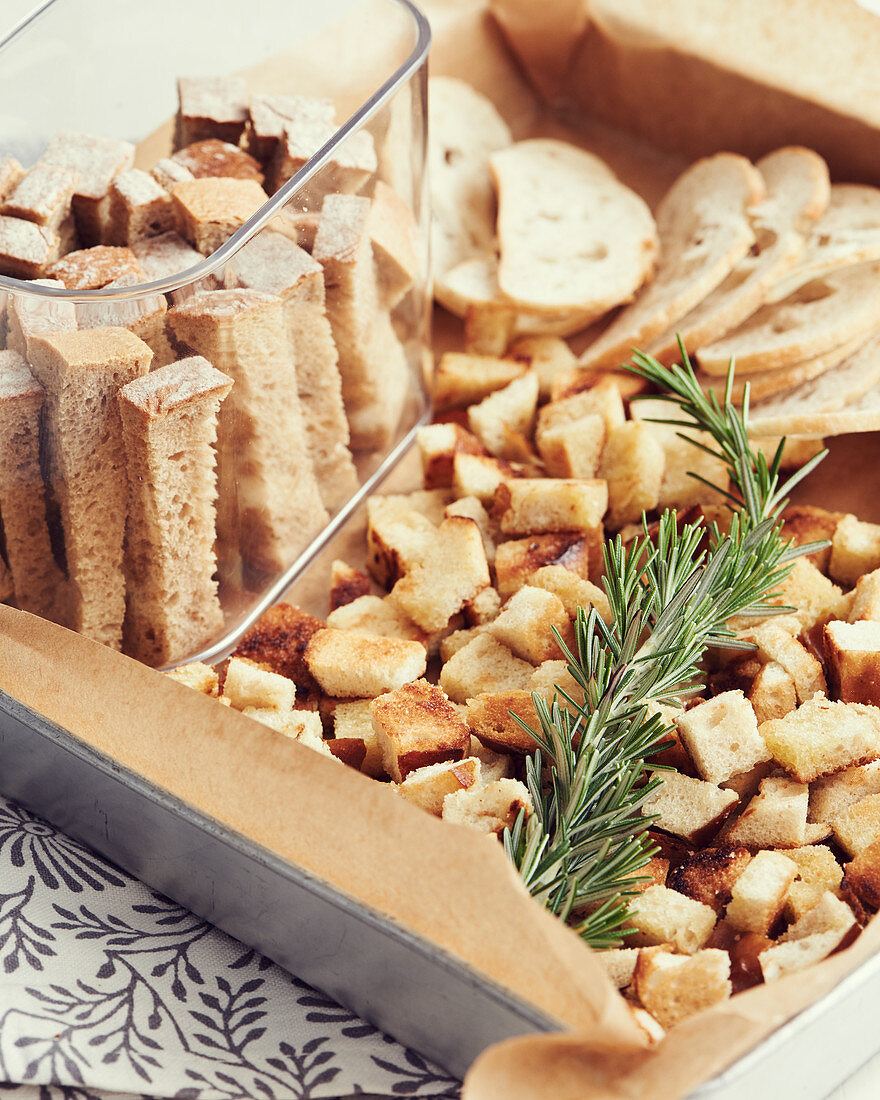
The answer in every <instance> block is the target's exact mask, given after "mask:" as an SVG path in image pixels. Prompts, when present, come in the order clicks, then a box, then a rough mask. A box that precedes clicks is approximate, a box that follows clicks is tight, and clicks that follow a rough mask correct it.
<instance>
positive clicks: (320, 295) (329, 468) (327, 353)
mask: <svg viewBox="0 0 880 1100" xmlns="http://www.w3.org/2000/svg"><path fill="white" fill-rule="evenodd" d="M227 283H229V284H230V285H235V286H243V287H249V288H251V289H253V290H260V291H263V292H265V293H267V294H276V295H277V296H278V297H279V298H280V299H281V301H282V302H283V304H284V316H285V321H286V323H287V332H288V337H289V339H290V344H291V347H292V349H293V361H294V366H295V369H296V388H297V393H298V394H299V402H300V406H301V407H302V415H303V423H304V424H305V430H306V437H307V441H308V449H309V455H310V457H311V460H312V464H313V465H314V468H315V476H316V477H317V479H318V487H319V488H320V490H321V499H322V500H323V502H324V506H325V507H326V508H327V509H328V511H334V510H335V509H336V508H338V507H339V505H341V504H342V503H343V501H346V500H348V498H349V497H350V496H351V495H352V494H353V493H354V492H355V490H356V489H357V485H358V480H357V472H356V470H355V468H354V461H353V460H352V457H351V451H350V450H349V448H348V444H349V430H348V421H347V420H346V418H345V408H344V406H343V403H342V383H341V380H340V376H339V364H338V358H337V354H336V345H335V344H334V343H333V333H332V330H331V328H330V322H329V320H328V319H327V310H326V305H325V299H324V273H323V271H322V269H321V265H320V264H319V263H318V262H317V261H316V260H314V259H312V257H311V256H310V255H309V254H308V252H306V251H305V250H304V249H302V248H300V247H299V246H298V245H296V244H294V243H293V241H291V240H290V239H289V238H288V237H286V236H285V235H284V234H282V233H275V232H272V231H271V230H270V229H264V230H263V232H262V233H258V234H257V235H256V236H255V237H252V238H251V239H250V240H249V241H248V243H247V244H246V245H245V246H244V248H242V249H241V250H240V251H239V252H238V253H237V254H236V256H235V257H234V259H233V260H232V262H231V264H230V267H229V268H228V269H227Z"/></svg>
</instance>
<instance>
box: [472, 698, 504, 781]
mask: <svg viewBox="0 0 880 1100" xmlns="http://www.w3.org/2000/svg"><path fill="white" fill-rule="evenodd" d="M465 713H466V712H465ZM468 755H469V756H475V757H476V758H477V760H479V761H480V782H481V783H492V782H494V780H496V779H510V777H511V776H512V775H513V758H512V757H510V756H508V755H507V754H506V753H503V752H493V750H492V749H489V748H486V746H485V745H484V744H483V742H482V741H481V740H480V739H479V738H478V737H474V735H473V734H471V747H470V750H469V752H468Z"/></svg>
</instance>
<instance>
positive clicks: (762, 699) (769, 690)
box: [749, 661, 797, 725]
mask: <svg viewBox="0 0 880 1100" xmlns="http://www.w3.org/2000/svg"><path fill="white" fill-rule="evenodd" d="M749 702H750V703H751V704H752V710H754V712H755V718H756V719H757V721H758V725H762V724H763V723H764V722H769V721H770V719H771V718H784V717H785V716H786V714H789V713H790V712H791V711H793V710H794V709H795V707H796V706H797V689H796V688H795V686H794V680H793V679H792V677H791V674H790V673H788V672H786V670H785V669H784V668H783V667H782V665H781V664H779V662H778V661H768V662H767V664H766V665H762V667H761V671H760V672H759V673H758V675H757V676H756V677H755V679H754V680H753V681H752V686H751V688H750V689H749Z"/></svg>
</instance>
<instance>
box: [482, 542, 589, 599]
mask: <svg viewBox="0 0 880 1100" xmlns="http://www.w3.org/2000/svg"><path fill="white" fill-rule="evenodd" d="M602 542H603V539H602V532H601V528H600V529H598V530H597V531H596V532H589V533H587V534H575V533H569V534H556V535H532V537H531V538H527V539H511V540H510V541H509V542H502V543H501V544H500V545H499V546H498V548H497V549H496V551H495V578H496V587H497V588H498V592H499V594H500V596H501V598H502V599H503V600H504V599H507V597H508V596H512V595H513V593H514V592H516V591H517V590H518V589H520V588H522V586H523V585H524V584H530V583H531V580H530V578H531V576H532V574H534V573H536V572H537V571H538V570H539V569H542V568H543V567H544V566H547V565H562V566H564V567H565V568H566V569H570V570H571V571H572V572H573V573H576V574H577V575H578V576H579V577H583V579H584V580H590V578H591V576H592V575H594V574H598V573H599V572H601V561H602V559H601V553H602V550H601V547H602Z"/></svg>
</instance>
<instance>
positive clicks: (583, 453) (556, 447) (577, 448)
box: [536, 413, 606, 477]
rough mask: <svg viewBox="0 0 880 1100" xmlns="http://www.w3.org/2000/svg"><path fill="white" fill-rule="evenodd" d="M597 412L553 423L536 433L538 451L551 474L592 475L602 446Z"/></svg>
mask: <svg viewBox="0 0 880 1100" xmlns="http://www.w3.org/2000/svg"><path fill="white" fill-rule="evenodd" d="M605 431H606V429H605V421H604V420H603V418H602V417H601V416H600V415H599V413H589V414H588V415H587V416H583V417H581V418H580V419H579V420H571V421H567V422H564V423H559V424H554V425H553V426H552V427H549V428H546V429H545V430H544V431H542V432H541V433H540V434H538V435H537V436H536V443H537V447H538V453H539V454H540V456H541V458H542V459H543V461H544V467H545V469H546V470H547V473H548V474H549V475H550V476H551V477H595V476H596V471H597V470H598V468H599V461H600V459H601V458H602V450H603V448H604V446H605Z"/></svg>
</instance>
